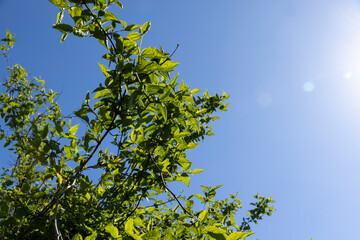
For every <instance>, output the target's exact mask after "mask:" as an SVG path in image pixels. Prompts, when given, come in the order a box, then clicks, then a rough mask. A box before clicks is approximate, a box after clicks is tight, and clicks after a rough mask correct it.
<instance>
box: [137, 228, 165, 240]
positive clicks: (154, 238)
mask: <svg viewBox="0 0 360 240" xmlns="http://www.w3.org/2000/svg"><path fill="white" fill-rule="evenodd" d="M141 238H142V239H147V240H158V239H160V238H161V232H160V231H159V230H152V231H150V232H147V233H144V234H142V235H141Z"/></svg>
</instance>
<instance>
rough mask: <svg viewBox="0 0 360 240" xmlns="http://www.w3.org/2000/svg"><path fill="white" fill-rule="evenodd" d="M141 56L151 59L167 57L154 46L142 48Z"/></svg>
mask: <svg viewBox="0 0 360 240" xmlns="http://www.w3.org/2000/svg"><path fill="white" fill-rule="evenodd" d="M141 56H143V57H145V58H151V59H161V58H167V56H166V55H165V54H163V53H161V52H160V51H159V50H158V49H157V48H154V47H148V48H144V49H143V50H142V52H141Z"/></svg>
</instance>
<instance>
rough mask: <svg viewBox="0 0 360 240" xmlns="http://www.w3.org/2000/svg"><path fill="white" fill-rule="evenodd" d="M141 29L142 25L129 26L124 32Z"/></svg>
mask: <svg viewBox="0 0 360 240" xmlns="http://www.w3.org/2000/svg"><path fill="white" fill-rule="evenodd" d="M139 27H141V25H136V24H131V25H128V26H127V27H126V28H125V29H124V30H125V31H134V30H136V29H138V28H139Z"/></svg>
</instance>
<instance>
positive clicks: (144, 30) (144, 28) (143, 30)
mask: <svg viewBox="0 0 360 240" xmlns="http://www.w3.org/2000/svg"><path fill="white" fill-rule="evenodd" d="M150 27H151V22H146V23H144V25H142V26H141V28H140V33H141V35H144V34H145V33H147V32H148V31H149V30H150Z"/></svg>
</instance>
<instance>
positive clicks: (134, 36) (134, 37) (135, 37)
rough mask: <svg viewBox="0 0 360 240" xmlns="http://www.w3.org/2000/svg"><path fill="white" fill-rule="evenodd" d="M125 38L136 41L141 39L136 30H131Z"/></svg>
mask: <svg viewBox="0 0 360 240" xmlns="http://www.w3.org/2000/svg"><path fill="white" fill-rule="evenodd" d="M126 38H127V39H128V40H131V41H137V40H140V39H141V36H140V34H139V33H137V32H131V33H129V34H128V35H127V36H126Z"/></svg>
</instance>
